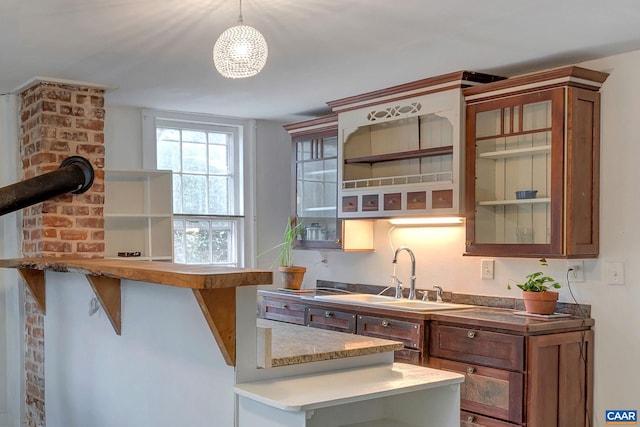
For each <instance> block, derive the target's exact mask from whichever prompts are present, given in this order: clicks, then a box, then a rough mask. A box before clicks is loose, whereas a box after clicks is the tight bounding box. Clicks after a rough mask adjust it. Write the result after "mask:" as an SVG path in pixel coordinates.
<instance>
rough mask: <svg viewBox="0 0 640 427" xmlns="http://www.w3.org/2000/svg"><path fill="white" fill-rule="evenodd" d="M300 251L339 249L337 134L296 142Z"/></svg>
mask: <svg viewBox="0 0 640 427" xmlns="http://www.w3.org/2000/svg"><path fill="white" fill-rule="evenodd" d="M293 144H294V150H293V152H294V156H295V159H294V162H293V164H294V168H295V170H294V176H295V185H296V193H295V202H294V203H295V214H296V216H297V218H298V221H302V222H303V226H302V229H301V230H300V233H299V235H298V241H297V246H298V247H315V248H334V247H335V248H339V247H340V243H339V242H340V239H341V232H340V227H339V224H338V219H337V209H336V206H337V200H338V187H337V185H338V183H337V179H338V176H337V175H338V135H337V130H330V131H323V132H318V133H314V134H309V135H301V136H296V137H294V138H293Z"/></svg>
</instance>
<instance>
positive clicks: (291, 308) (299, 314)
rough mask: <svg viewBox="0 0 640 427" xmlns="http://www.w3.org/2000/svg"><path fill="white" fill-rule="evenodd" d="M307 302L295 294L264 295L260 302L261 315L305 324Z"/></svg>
mask: <svg viewBox="0 0 640 427" xmlns="http://www.w3.org/2000/svg"><path fill="white" fill-rule="evenodd" d="M306 307H307V306H306V304H304V303H302V302H301V301H300V298H297V297H294V296H290V297H287V296H282V297H274V296H271V295H262V302H261V303H260V317H262V318H263V319H269V320H278V321H280V322H287V323H295V324H297V325H304V321H305V318H304V316H305V313H304V311H305V309H306Z"/></svg>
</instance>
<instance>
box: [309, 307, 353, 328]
mask: <svg viewBox="0 0 640 427" xmlns="http://www.w3.org/2000/svg"><path fill="white" fill-rule="evenodd" d="M305 324H306V325H307V326H311V327H314V328H320V329H329V330H331V331H338V332H346V333H349V334H355V333H356V315H355V313H351V312H348V311H341V310H335V309H333V308H318V307H307V310H306V322H305Z"/></svg>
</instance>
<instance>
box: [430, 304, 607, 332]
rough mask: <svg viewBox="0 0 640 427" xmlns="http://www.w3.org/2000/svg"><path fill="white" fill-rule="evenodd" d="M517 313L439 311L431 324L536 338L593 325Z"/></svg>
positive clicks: (481, 309)
mask: <svg viewBox="0 0 640 427" xmlns="http://www.w3.org/2000/svg"><path fill="white" fill-rule="evenodd" d="M519 313H521V312H519V311H517V310H508V309H503V308H492V307H477V308H471V309H465V310H455V311H440V312H434V313H432V314H431V320H432V321H438V322H443V323H447V322H450V323H461V322H464V324H465V326H477V327H487V328H496V329H502V330H510V331H514V332H518V333H522V334H524V335H537V334H543V333H548V332H558V331H561V330H576V329H589V328H590V327H591V326H593V325H594V323H595V322H594V320H593V319H591V318H577V317H572V316H567V317H555V318H554V317H550V318H541V317H532V316H526V315H520V314H519Z"/></svg>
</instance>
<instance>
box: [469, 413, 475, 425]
mask: <svg viewBox="0 0 640 427" xmlns="http://www.w3.org/2000/svg"><path fill="white" fill-rule="evenodd" d="M474 420H475V417H474V416H473V415H467V422H468V423H472V422H473V421H474Z"/></svg>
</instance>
